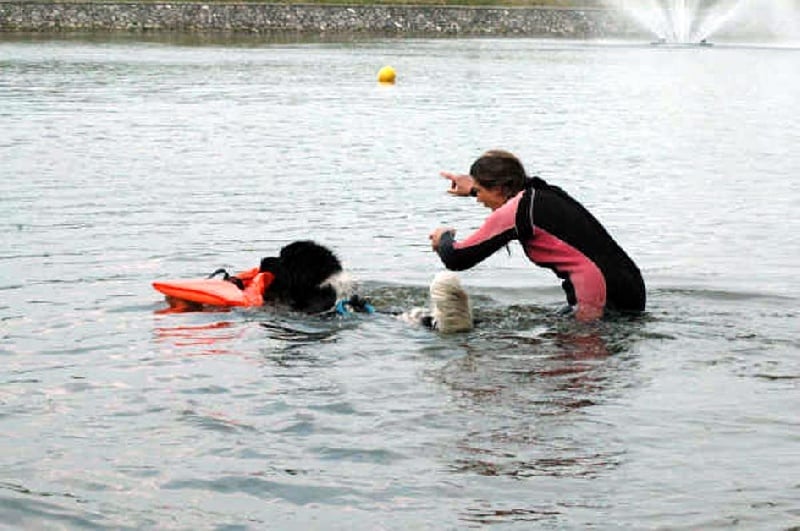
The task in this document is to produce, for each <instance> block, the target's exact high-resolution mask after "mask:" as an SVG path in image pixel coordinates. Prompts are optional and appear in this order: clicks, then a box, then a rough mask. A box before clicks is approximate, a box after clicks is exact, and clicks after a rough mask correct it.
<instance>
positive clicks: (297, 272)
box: [259, 240, 353, 313]
mask: <svg viewBox="0 0 800 531" xmlns="http://www.w3.org/2000/svg"><path fill="white" fill-rule="evenodd" d="M259 270H260V271H261V272H264V271H269V272H270V273H272V274H273V275H274V276H275V278H274V280H273V281H272V283H271V284H270V285H269V287H268V288H267V289H266V291H265V292H264V302H266V303H268V302H270V301H273V302H278V303H282V304H286V305H288V306H289V307H290V308H292V309H293V310H297V311H302V312H306V313H319V312H324V311H327V310H330V309H332V308H333V307H334V306H335V305H336V302H337V301H338V300H340V299H342V298H346V297H349V296H351V295H352V293H351V292H352V288H353V286H352V281H351V279H350V277H349V275H348V274H347V273H346V272H345V271H344V270H343V268H342V264H341V262H340V261H339V259H338V258H337V257H336V255H335V254H334V253H333V251H331V250H330V249H328V248H327V247H325V246H323V245H320V244H318V243H316V242H314V241H311V240H300V241H294V242H292V243H290V244H288V245H286V246H285V247H283V248H282V249H281V251H280V254H279V255H278V256H268V257H266V258H263V259H262V260H261V266H260V267H259Z"/></svg>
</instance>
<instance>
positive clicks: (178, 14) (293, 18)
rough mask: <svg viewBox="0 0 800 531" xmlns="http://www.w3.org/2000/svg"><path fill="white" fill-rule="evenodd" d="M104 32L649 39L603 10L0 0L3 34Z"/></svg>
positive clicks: (616, 16)
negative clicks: (28, 0) (5, 0)
mask: <svg viewBox="0 0 800 531" xmlns="http://www.w3.org/2000/svg"><path fill="white" fill-rule="evenodd" d="M98 31H113V32H120V31H122V32H134V33H144V32H190V33H191V32H197V33H247V34H263V35H269V34H285V33H295V34H310V35H314V34H316V35H335V34H344V35H358V34H377V35H386V36H519V37H523V36H524V37H560V38H575V39H591V38H630V37H634V38H642V37H646V35H644V34H643V33H642V31H641V29H639V28H638V27H637V26H635V25H634V24H632V23H631V22H630V21H629V20H627V19H626V17H623V16H621V15H620V14H619V13H617V12H615V11H613V10H608V9H602V8H584V9H573V8H547V7H497V6H493V7H484V6H481V7H463V6H409V5H404V6H397V5H392V6H387V5H357V6H356V5H312V4H266V3H246V4H232V3H209V2H202V3H175V4H171V3H100V2H97V3H95V2H90V3H83V2H65V3H50V2H43V3H39V2H3V1H0V33H11V32H33V33H38V32H47V33H52V32H59V33H68V32H98Z"/></svg>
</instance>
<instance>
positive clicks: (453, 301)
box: [400, 271, 474, 334]
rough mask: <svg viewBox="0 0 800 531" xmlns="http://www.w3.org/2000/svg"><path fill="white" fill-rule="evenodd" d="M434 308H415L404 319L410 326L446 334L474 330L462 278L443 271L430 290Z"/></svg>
mask: <svg viewBox="0 0 800 531" xmlns="http://www.w3.org/2000/svg"><path fill="white" fill-rule="evenodd" d="M430 296H431V306H430V308H412V309H411V310H409V311H407V312H405V313H403V314H401V315H400V318H401V319H403V320H404V321H406V322H410V323H421V324H423V325H425V326H427V327H429V328H432V329H434V330H438V331H439V332H441V333H443V334H451V333H454V332H467V331H469V330H472V328H473V326H474V322H473V319H472V305H471V304H470V300H469V295H468V294H467V292H466V291H464V288H463V287H462V286H461V280H459V278H458V275H456V274H455V273H451V272H450V271H442V272H440V273H437V274H436V276H435V277H433V281H432V282H431V286H430Z"/></svg>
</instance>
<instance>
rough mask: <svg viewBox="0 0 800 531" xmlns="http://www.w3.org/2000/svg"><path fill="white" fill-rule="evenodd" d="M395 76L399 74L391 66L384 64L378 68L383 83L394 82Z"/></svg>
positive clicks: (379, 78) (379, 77) (379, 79)
mask: <svg viewBox="0 0 800 531" xmlns="http://www.w3.org/2000/svg"><path fill="white" fill-rule="evenodd" d="M395 77H397V74H396V73H395V71H394V68H392V67H391V66H384V67H383V68H381V69H380V70H378V81H380V82H381V83H394V79H395Z"/></svg>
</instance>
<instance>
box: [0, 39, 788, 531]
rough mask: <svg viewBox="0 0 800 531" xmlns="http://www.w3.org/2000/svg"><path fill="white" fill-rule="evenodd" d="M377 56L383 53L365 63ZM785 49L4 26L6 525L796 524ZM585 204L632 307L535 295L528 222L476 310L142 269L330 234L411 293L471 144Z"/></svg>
mask: <svg viewBox="0 0 800 531" xmlns="http://www.w3.org/2000/svg"><path fill="white" fill-rule="evenodd" d="M385 64H391V65H392V66H394V67H395V69H396V70H397V72H398V83H397V84H395V85H394V86H383V85H379V84H377V83H376V82H375V76H376V73H377V71H378V69H379V68H380V67H381V66H383V65H385ZM798 64H800V51H799V50H798V49H797V48H792V47H780V46H772V47H757V46H747V45H733V44H728V45H725V44H720V45H718V46H715V47H713V48H684V49H663V48H654V47H650V46H647V45H646V44H641V43H577V42H565V41H536V40H515V39H509V40H365V41H357V42H317V43H301V42H282V43H268V42H259V41H239V42H234V41H225V42H203V43H187V42H174V41H173V42H169V41H164V40H158V39H151V40H114V39H110V38H109V39H95V40H91V41H89V40H47V39H27V38H15V39H13V40H9V39H6V40H5V41H0V295H2V296H1V297H0V334H1V335H0V361H1V362H2V369H1V370H0V375H1V378H2V384H1V385H0V521H2V523H3V525H5V526H8V527H9V528H31V529H34V528H48V529H54V528H56V529H57V528H115V529H125V528H132V529H133V528H159V529H266V528H272V529H325V530H331V529H342V530H344V529H398V530H400V529H436V530H439V529H464V528H477V527H483V526H487V525H488V526H490V527H491V526H493V525H494V526H496V527H498V528H519V529H531V528H583V527H594V528H599V529H607V528H634V529H635V528H672V529H675V528H678V529H688V528H705V529H708V528H715V527H716V528H719V527H722V528H724V527H733V526H736V525H739V526H741V527H743V528H748V529H753V528H758V529H786V528H790V527H792V526H797V525H800V479H799V478H800V429H799V428H800V417H798V411H799V410H800V408H799V407H798V406H800V398H798V397H800V394H799V393H798V391H800V336H799V335H798V323H800V320H798V302H799V301H800V287H798V286H800V284H798V282H797V271H798V268H797V256H798V254H797V253H798V249H800V245H798V243H800V242H799V240H798V234H800V221H798V220H799V219H800V216H798V208H800V186H799V185H798V182H800V181H798V175H800V154H799V153H800V150H798V146H799V145H800V120H798V116H800V98H798V94H800V69H798V68H797V65H798ZM493 147H501V148H505V149H509V150H511V151H514V152H515V153H517V154H518V155H519V156H520V157H521V158H522V159H523V161H524V162H525V163H526V166H527V169H528V170H529V172H530V173H532V174H538V175H540V176H542V177H543V178H545V179H547V180H549V181H552V182H554V183H556V184H559V185H561V186H563V187H564V188H566V189H567V190H568V191H569V192H571V193H572V194H573V195H574V196H576V197H577V198H579V199H580V200H581V201H582V202H584V204H586V205H587V206H588V207H589V208H590V209H591V210H592V211H593V212H595V213H596V214H597V216H598V217H599V218H600V219H601V220H602V221H603V222H604V224H605V225H606V226H607V227H608V228H609V230H610V231H611V232H612V234H614V236H615V237H616V238H617V240H618V241H619V242H620V243H621V244H622V245H623V247H625V248H626V249H627V250H628V251H629V253H630V254H631V255H632V256H633V257H634V259H635V260H636V261H637V262H638V263H639V264H640V266H641V268H642V270H643V272H644V275H645V279H646V281H647V284H648V296H649V307H648V312H647V315H646V316H644V317H643V318H641V319H638V320H634V321H626V322H618V321H617V322H604V323H600V324H595V325H591V326H581V325H577V324H575V323H572V322H570V321H565V320H564V318H560V317H558V316H556V315H555V312H554V311H555V310H556V309H557V308H559V306H560V305H561V303H562V294H561V293H560V288H559V285H558V282H557V279H556V278H555V277H554V276H553V275H552V274H551V273H549V272H548V271H546V270H543V269H538V268H535V267H533V266H532V265H530V264H529V263H528V262H527V261H526V260H525V259H524V257H523V256H522V253H521V251H520V249H519V248H518V247H515V246H511V248H510V254H509V253H506V252H505V251H503V252H500V253H498V254H497V255H496V256H494V257H492V258H491V259H490V260H488V261H487V262H485V263H483V264H481V265H479V266H478V267H476V268H475V269H473V270H471V271H467V272H464V273H462V275H461V276H462V280H463V282H464V284H465V285H466V286H467V288H468V290H469V291H470V293H471V295H472V297H473V300H474V304H475V307H476V313H477V316H478V318H479V319H480V321H481V322H480V325H479V326H478V328H477V329H476V330H474V331H473V332H471V333H467V334H457V335H452V336H446V337H445V336H440V335H437V334H435V333H431V332H429V331H426V330H423V329H421V328H417V327H413V326H410V325H408V324H406V323H403V322H401V321H399V320H397V319H395V318H393V317H391V316H390V315H387V314H381V315H377V316H370V317H359V316H356V317H351V318H321V317H304V316H300V315H292V314H285V313H280V312H277V311H275V310H250V311H243V310H237V311H230V312H202V313H184V314H164V313H161V312H160V310H163V309H164V307H165V306H166V305H165V303H164V301H163V300H162V299H161V297H160V295H159V294H158V293H157V292H155V291H154V290H153V289H152V287H151V284H150V283H151V282H152V281H153V280H156V279H166V278H176V277H193V276H201V275H205V274H207V273H209V272H211V271H213V270H214V269H216V268H217V267H228V268H231V269H239V268H241V269H244V268H249V267H251V266H253V265H256V264H257V262H258V260H259V259H260V257H261V256H264V255H267V254H273V253H275V252H276V251H277V250H278V249H279V248H280V246H282V245H283V244H285V243H287V242H288V241H291V240H293V239H297V238H308V237H311V238H314V239H317V240H319V241H321V242H324V243H326V244H328V245H330V246H331V247H333V248H335V249H336V251H337V253H338V254H339V255H340V257H341V258H342V259H343V261H344V262H345V263H346V265H347V267H348V268H349V269H350V270H351V272H352V273H353V274H354V275H355V276H356V277H357V278H358V279H359V281H360V291H361V293H362V294H365V295H367V296H369V297H371V298H372V300H373V302H374V303H375V304H376V306H378V307H379V308H380V309H383V310H387V311H388V310H402V309H404V308H408V307H411V306H415V305H423V304H425V303H426V295H427V291H426V290H427V283H428V282H429V281H430V279H431V277H432V276H433V274H434V273H435V272H436V271H438V270H440V269H441V265H440V263H439V262H438V259H437V258H436V256H435V255H434V254H433V253H431V252H430V251H429V248H428V244H427V234H428V232H429V231H430V230H431V229H432V228H434V227H436V226H438V225H441V224H447V225H452V226H455V227H458V228H459V231H460V232H459V233H460V234H465V233H468V232H469V231H470V230H471V229H473V228H475V227H477V226H478V225H479V224H480V222H481V220H482V219H483V217H484V216H485V214H486V211H484V210H483V209H482V208H480V206H479V205H476V204H475V203H474V201H472V200H470V199H459V198H453V197H450V196H448V195H447V194H446V193H445V188H446V182H445V181H444V179H442V178H441V177H439V175H438V172H439V171H440V170H454V171H466V170H467V168H468V166H469V164H470V163H471V161H472V160H473V159H474V158H475V157H477V156H478V155H479V154H480V153H481V152H482V151H483V150H485V149H488V148H493Z"/></svg>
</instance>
